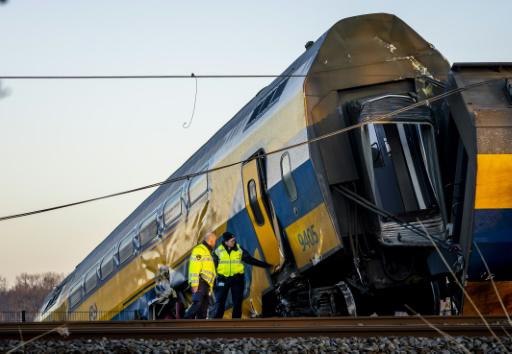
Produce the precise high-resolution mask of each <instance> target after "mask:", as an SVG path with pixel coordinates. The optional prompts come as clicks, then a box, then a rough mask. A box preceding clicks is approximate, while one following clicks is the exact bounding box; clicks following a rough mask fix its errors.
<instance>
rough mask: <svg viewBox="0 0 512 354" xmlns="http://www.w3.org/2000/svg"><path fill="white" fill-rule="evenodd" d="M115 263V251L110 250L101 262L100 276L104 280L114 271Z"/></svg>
mask: <svg viewBox="0 0 512 354" xmlns="http://www.w3.org/2000/svg"><path fill="white" fill-rule="evenodd" d="M115 265H116V264H115V260H114V252H110V253H109V254H107V255H106V256H105V257H104V258H103V260H102V261H101V264H100V276H101V279H102V280H104V279H106V278H107V277H108V276H109V275H110V274H111V273H112V272H113V271H114V268H115Z"/></svg>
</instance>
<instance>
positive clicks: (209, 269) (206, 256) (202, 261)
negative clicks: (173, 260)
mask: <svg viewBox="0 0 512 354" xmlns="http://www.w3.org/2000/svg"><path fill="white" fill-rule="evenodd" d="M199 278H202V279H203V280H204V281H206V282H207V283H208V285H209V286H210V287H212V286H213V282H214V281H215V264H214V263H213V258H212V254H211V253H210V250H209V249H208V247H206V246H205V245H204V244H202V243H201V244H199V245H197V246H196V247H194V249H193V250H192V254H191V255H190V262H189V266H188V282H189V283H190V286H192V287H196V286H199Z"/></svg>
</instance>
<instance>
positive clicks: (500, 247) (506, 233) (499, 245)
mask: <svg viewBox="0 0 512 354" xmlns="http://www.w3.org/2000/svg"><path fill="white" fill-rule="evenodd" d="M474 216H475V219H474V228H473V235H474V236H473V241H474V242H476V243H477V244H478V247H479V248H480V250H481V251H482V254H483V255H484V258H485V261H486V262H487V264H488V265H489V268H490V270H491V273H493V274H494V275H495V279H497V280H511V279H512V209H477V210H475V213H474ZM482 276H484V277H485V276H486V274H485V266H484V264H483V261H482V259H481V257H480V255H479V253H478V251H477V250H476V249H474V248H473V250H472V252H471V257H470V259H469V271H468V277H469V280H481V279H482Z"/></svg>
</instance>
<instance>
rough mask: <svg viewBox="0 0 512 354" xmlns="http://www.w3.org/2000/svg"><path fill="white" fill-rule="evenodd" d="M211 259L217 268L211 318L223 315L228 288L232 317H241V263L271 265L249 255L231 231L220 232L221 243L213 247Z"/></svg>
mask: <svg viewBox="0 0 512 354" xmlns="http://www.w3.org/2000/svg"><path fill="white" fill-rule="evenodd" d="M213 260H214V262H215V265H216V269H217V280H216V283H215V288H214V295H215V311H214V314H213V318H222V317H223V316H224V310H225V307H226V300H227V297H228V293H229V290H230V289H231V299H232V300H233V314H232V318H240V317H242V300H243V297H244V288H245V277H244V264H243V263H247V264H251V265H255V266H257V267H262V268H269V267H271V266H272V265H271V264H268V263H266V262H262V261H260V260H257V259H256V258H253V257H251V255H250V254H249V252H247V251H246V250H244V249H243V248H242V247H240V245H239V244H237V243H236V239H235V235H233V234H232V233H231V232H224V233H223V234H222V243H221V244H220V246H219V247H217V248H216V249H215V252H214V253H213Z"/></svg>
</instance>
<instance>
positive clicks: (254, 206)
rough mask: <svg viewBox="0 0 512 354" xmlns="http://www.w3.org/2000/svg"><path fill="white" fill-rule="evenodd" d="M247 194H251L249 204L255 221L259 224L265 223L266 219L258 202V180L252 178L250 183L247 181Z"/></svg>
mask: <svg viewBox="0 0 512 354" xmlns="http://www.w3.org/2000/svg"><path fill="white" fill-rule="evenodd" d="M247 194H248V195H249V205H250V206H251V210H252V213H253V215H254V221H256V223H257V224H258V225H263V223H264V222H265V220H264V219H263V214H262V212H261V209H260V204H259V203H258V194H257V191H256V182H254V180H253V179H251V180H250V181H249V183H247Z"/></svg>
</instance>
